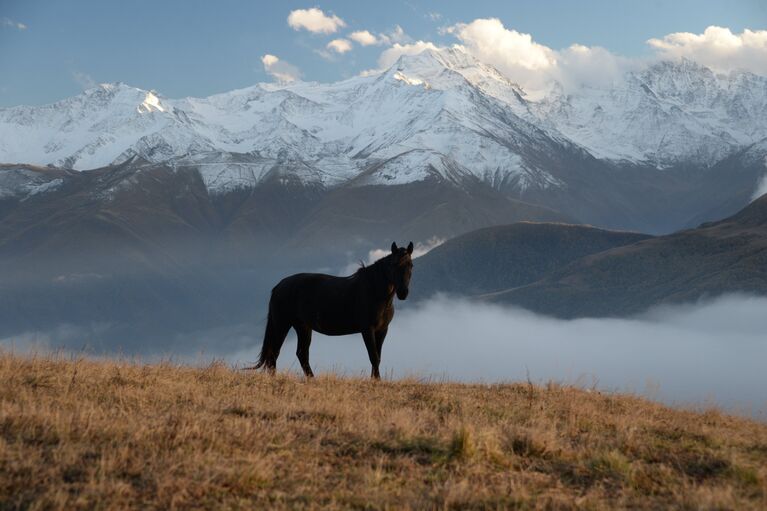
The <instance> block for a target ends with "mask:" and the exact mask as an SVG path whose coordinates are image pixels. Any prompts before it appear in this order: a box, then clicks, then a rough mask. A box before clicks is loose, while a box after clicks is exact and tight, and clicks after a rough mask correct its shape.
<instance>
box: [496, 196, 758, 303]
mask: <svg viewBox="0 0 767 511" xmlns="http://www.w3.org/2000/svg"><path fill="white" fill-rule="evenodd" d="M726 293H753V294H759V295H763V294H767V195H766V196H762V197H761V198H760V199H757V200H756V201H754V202H753V203H751V204H750V205H749V206H747V207H746V208H745V209H743V210H742V211H740V212H739V213H737V214H736V215H734V216H731V217H730V218H727V219H725V220H722V221H719V222H710V223H706V224H703V225H701V226H700V227H698V228H696V229H689V230H685V231H680V232H678V233H675V234H671V235H668V236H661V237H658V238H653V239H648V240H645V241H641V242H639V243H635V244H633V245H627V246H623V247H618V248H614V249H611V250H607V251H605V252H601V253H598V254H593V255H590V256H586V257H584V258H581V259H579V260H577V261H575V262H573V263H572V264H570V265H568V266H566V267H564V268H561V269H559V270H557V271H555V272H553V273H550V274H549V275H547V276H546V277H544V278H543V279H541V280H540V281H538V282H536V283H534V284H531V285H528V286H524V287H518V288H514V289H510V290H508V291H504V292H501V293H497V294H495V295H492V296H489V297H488V298H489V299H491V300H493V301H497V302H504V303H513V304H516V305H521V306H523V307H526V308H529V309H532V310H535V311H540V312H545V313H553V314H556V315H559V316H565V317H573V316H583V315H608V316H611V315H626V314H631V313H636V312H641V311H642V310H644V309H647V308H648V307H651V306H654V305H658V304H664V303H681V302H690V301H694V300H697V299H700V298H705V297H713V296H718V295H722V294H726Z"/></svg>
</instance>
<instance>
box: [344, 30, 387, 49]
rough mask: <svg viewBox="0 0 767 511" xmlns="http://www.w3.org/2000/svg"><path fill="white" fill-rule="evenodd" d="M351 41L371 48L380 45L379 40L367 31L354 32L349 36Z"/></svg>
mask: <svg viewBox="0 0 767 511" xmlns="http://www.w3.org/2000/svg"><path fill="white" fill-rule="evenodd" d="M349 39H351V40H352V41H354V42H356V43H358V44H360V45H362V46H371V45H374V44H380V42H379V40H378V38H377V37H376V36H374V35H373V34H371V33H370V32H369V31H367V30H358V31H356V32H352V33H351V34H349Z"/></svg>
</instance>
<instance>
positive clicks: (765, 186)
mask: <svg viewBox="0 0 767 511" xmlns="http://www.w3.org/2000/svg"><path fill="white" fill-rule="evenodd" d="M765 165H766V166H767V158H765ZM765 193H767V174H765V175H764V176H762V179H761V180H760V181H759V183H757V185H756V190H754V194H753V195H752V196H751V200H752V201H754V200H756V199H758V198H759V197H761V196H762V195H764V194H765Z"/></svg>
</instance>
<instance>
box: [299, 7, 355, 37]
mask: <svg viewBox="0 0 767 511" xmlns="http://www.w3.org/2000/svg"><path fill="white" fill-rule="evenodd" d="M288 25H290V27H291V28H292V29H293V30H301V29H304V30H308V31H309V32H313V33H315V34H333V33H335V32H336V31H338V29H339V28H341V27H345V26H346V23H345V22H344V20H342V19H341V18H339V17H338V16H336V15H335V14H332V15H330V16H328V15H327V14H325V13H324V12H322V10H321V9H318V8H316V7H312V8H311V9H296V10H295V11H291V12H290V14H289V15H288Z"/></svg>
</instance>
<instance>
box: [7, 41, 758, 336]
mask: <svg viewBox="0 0 767 511" xmlns="http://www.w3.org/2000/svg"><path fill="white" fill-rule="evenodd" d="M766 161H767V78H765V77H762V76H758V75H754V74H752V73H748V72H732V73H729V74H727V75H722V74H717V73H715V72H713V71H712V70H710V69H708V68H706V67H704V66H701V65H699V64H696V63H694V62H692V61H689V60H680V61H674V62H671V61H661V62H656V63H653V64H650V65H648V66H646V67H645V68H643V69H640V70H634V71H629V72H627V73H626V74H625V75H624V76H623V77H622V78H621V79H620V80H616V81H614V82H612V83H610V84H603V85H600V86H594V85H586V84H582V85H578V86H567V87H565V86H563V85H562V84H558V83H556V82H552V83H550V84H548V85H547V86H546V87H545V88H544V89H542V90H535V91H533V90H525V89H523V88H522V87H520V86H519V85H517V84H516V83H514V82H513V81H511V80H510V79H508V78H507V77H505V76H504V75H503V74H502V73H500V72H499V71H497V70H496V69H494V68H493V67H492V66H489V65H487V64H485V63H483V62H480V61H478V60H477V59H476V58H474V57H472V56H471V55H469V54H467V53H465V52H463V51H461V50H459V49H457V48H451V49H444V50H427V51H424V52H422V53H420V54H417V55H404V56H402V57H401V58H400V59H399V60H398V61H397V62H396V63H395V64H394V65H392V66H391V67H390V68H389V69H386V70H384V71H382V72H380V73H377V74H372V75H369V76H357V77H354V78H350V79H348V80H344V81H341V82H337V83H328V84H323V83H307V82H294V83H289V84H258V85H255V86H252V87H248V88H245V89H240V90H235V91H231V92H226V93H223V94H216V95H213V96H210V97H207V98H184V99H171V98H167V97H165V96H164V95H163V94H162V93H160V92H158V91H154V90H143V89H139V88H135V87H131V86H128V85H125V84H122V83H113V84H102V85H99V86H97V87H95V88H92V89H89V90H86V91H84V92H83V93H81V94H79V95H77V96H74V97H71V98H67V99H63V100H61V101H58V102H56V103H53V104H49V105H43V106H17V107H11V108H3V109H0V275H1V276H2V279H1V280H0V326H1V327H2V328H0V336H2V335H10V334H13V333H16V332H19V331H25V329H30V328H32V327H34V328H47V327H53V326H55V325H58V324H61V323H62V322H74V323H77V324H88V325H92V326H93V325H103V324H109V325H113V326H114V325H118V326H119V327H120V328H122V326H125V325H131V326H132V328H133V329H132V330H131V331H130V332H128V333H126V334H125V336H123V337H122V338H123V339H135V338H136V335H135V332H136V331H139V332H141V333H142V335H141V337H142V339H143V340H142V342H150V341H149V340H148V339H149V337H148V336H145V335H143V332H145V330H146V329H145V330H140V329H139V330H137V328H139V327H138V326H137V325H150V326H148V327H147V329H149V328H151V329H154V330H153V331H155V332H157V335H158V338H160V337H162V336H163V335H165V334H167V333H168V332H177V331H178V326H179V325H183V326H184V327H188V328H191V329H203V328H209V327H211V326H215V325H222V324H231V323H232V322H235V321H240V320H244V319H243V318H250V319H253V321H258V319H259V316H258V314H259V313H260V312H259V311H261V309H263V306H262V305H263V304H264V303H265V300H266V299H267V297H268V290H269V289H270V287H271V285H273V283H274V282H275V281H276V280H277V279H279V278H280V277H281V276H284V275H285V274H288V273H291V272H297V271H306V270H322V271H326V272H333V273H339V272H341V270H342V269H343V268H347V267H348V266H349V264H350V263H353V262H354V261H355V260H358V259H360V258H362V259H365V257H366V256H367V254H368V253H369V252H370V251H371V250H373V249H376V248H380V247H387V246H389V245H390V244H391V241H392V240H397V241H398V242H406V241H410V240H413V241H415V242H418V241H422V242H423V241H425V240H429V239H433V238H438V239H448V240H449V239H451V238H455V237H457V236H461V235H463V234H466V233H469V232H472V231H475V230H477V229H483V228H488V227H493V226H503V225H508V224H513V223H518V222H533V223H530V224H524V223H521V224H517V225H516V226H514V227H510V228H508V229H510V231H509V232H510V233H516V234H514V236H512V238H510V239H511V240H513V244H517V243H520V244H521V245H520V246H526V247H528V249H527V250H528V252H527V256H526V257H528V259H529V261H534V260H535V261H537V262H535V264H532V265H528V266H525V267H524V268H522V267H520V268H519V271H516V269H515V268H514V267H512V266H504V268H506V270H508V271H506V272H505V273H504V275H505V276H504V277H503V278H502V279H500V280H498V282H494V286H493V287H481V288H476V289H474V288H472V289H471V294H477V293H480V294H481V293H491V292H492V293H500V294H499V295H498V296H497V297H496V298H492V299H497V300H501V301H509V302H511V303H520V304H524V305H526V306H529V307H531V308H535V309H536V310H546V311H549V312H552V313H557V314H563V315H567V314H573V315H578V314H582V313H583V314H590V313H624V312H626V313H629V312H631V311H634V310H635V309H634V308H632V307H633V305H632V306H631V307H629V306H626V307H623V308H620V307H619V308H616V309H614V310H613V309H611V310H599V309H598V308H596V309H595V308H589V307H587V306H586V305H584V306H583V307H584V308H583V309H577V310H576V309H567V306H566V304H563V303H560V304H559V305H554V303H555V302H556V300H555V301H553V302H552V305H551V308H550V310H549V309H547V307H546V305H545V304H543V302H542V298H540V297H541V296H548V295H545V294H544V295H536V294H535V293H538V292H540V293H544V291H543V290H544V289H545V290H546V291H545V293H549V292H550V288H547V287H545V286H563V285H564V284H562V283H561V282H559V281H556V280H551V279H556V278H560V277H556V276H555V275H554V274H553V273H551V272H553V271H554V270H555V269H557V268H558V267H562V266H567V267H568V268H569V267H570V265H573V264H576V263H578V261H582V259H583V257H586V256H589V255H594V254H602V253H607V252H609V250H608V249H611V250H618V249H619V247H623V246H626V247H630V246H635V245H636V244H637V242H638V243H639V245H641V244H642V243H648V244H649V245H647V246H654V245H653V244H652V243H656V242H657V241H656V240H658V239H661V238H650V237H649V236H651V235H652V236H657V235H664V234H668V233H671V232H675V231H678V230H680V229H682V230H684V229H690V228H693V227H696V226H698V225H699V224H702V223H705V222H710V221H714V220H718V219H721V218H725V217H728V216H731V215H733V214H735V213H736V212H738V211H739V210H741V209H742V208H743V207H744V206H746V205H747V204H748V203H749V202H750V201H751V200H752V198H753V195H754V191H755V189H756V188H757V186H758V183H759V182H760V180H761V179H762V178H763V176H764V174H765V170H766V168H765V163H766ZM565 224H581V225H582V226H581V227H575V226H569V227H564V225H565ZM531 225H538V226H542V225H547V226H549V227H545V228H544V227H537V228H531V227H529V226H531ZM552 225H559V226H560V227H551V226H552ZM502 229H506V228H502ZM490 232H492V231H490ZM499 232H500V231H499ZM638 232H643V233H648V234H636V233H638ZM683 232H687V231H683ZM696 232H697V231H696ZM696 239H697V238H696ZM536 240H538V241H536ZM547 240H548V241H547ZM557 240H558V241H557ZM642 240H644V241H642ZM549 242H550V243H551V244H547V243H549ZM536 243H538V245H536ZM448 246H449V245H447V244H446V245H445V247H448ZM642 246H645V245H642ZM536 247H537V248H536ZM547 247H548V248H551V247H556V248H555V249H552V250H553V253H552V254H549V256H550V258H546V257H544V256H545V255H546V254H545V253H544V252H545V250H547ZM508 248H510V246H509V245H508V244H507V245H504V244H502V243H501V244H500V245H498V247H497V249H498V251H499V252H498V254H499V255H497V256H493V257H490V256H489V255H488V257H490V260H493V261H496V262H498V263H499V264H502V261H501V260H500V259H498V258H499V257H500V258H503V257H505V255H504V254H505V253H506V252H505V250H506V249H508ZM540 250H544V252H540ZM605 251H607V252H605ZM439 253H440V252H438V251H435V252H434V256H435V257H436V256H437V255H438V254H439ZM610 261H612V259H610ZM426 262H428V259H424V260H423V263H424V264H425V263H426ZM420 264H422V263H419V265H420ZM466 264H467V267H466V271H469V270H471V268H472V267H471V265H470V264H469V261H467V263H466ZM611 264H612V263H611ZM502 266H503V265H502ZM471 271H473V270H471ZM582 271H586V270H585V269H584V270H582ZM427 273H428V271H427V270H426V269H424V273H423V278H424V280H423V282H424V289H429V285H426V283H427V281H428V279H427ZM459 273H460V272H459ZM568 275H569V274H568ZM416 278H418V276H417V277H416ZM561 278H562V279H565V278H566V275H565V274H562V275H561ZM544 279H549V280H545V281H544ZM568 282H570V281H568ZM534 283H535V286H533V285H532V284H534ZM455 285H456V286H458V288H460V286H462V285H463V283H462V281H460V279H459V281H456V283H455ZM520 286H529V287H526V288H525V289H526V290H525V291H522V290H520V289H517V288H520ZM432 289H434V288H433V287H432ZM536 290H537V291H536ZM616 292H617V291H616ZM418 293H419V291H418V290H417V287H415V288H414V295H417V294H418ZM572 293H573V296H576V295H578V296H583V297H584V298H583V303H584V304H585V303H593V301H594V300H596V298H593V296H592V295H591V294H589V293H590V291H588V289H586V288H581V287H579V288H578V290H577V293H576V291H572ZM578 293H584V294H582V295H581V294H578ZM594 296H595V295H594ZM648 296H649V295H648ZM685 296H693V295H685ZM661 298H662V297H661ZM648 299H649V298H648ZM648 299H645V298H641V299H640V298H638V299H637V304H640V305H642V306H644V305H646V304H647V303H649V302H648ZM659 299H660V298H659ZM616 303H618V302H616ZM250 319H248V320H249V321H250ZM94 328H95V327H94ZM99 328H100V327H99Z"/></svg>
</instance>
